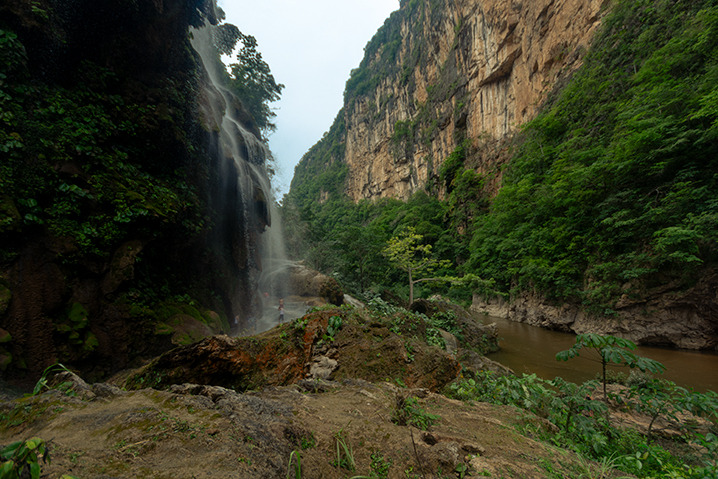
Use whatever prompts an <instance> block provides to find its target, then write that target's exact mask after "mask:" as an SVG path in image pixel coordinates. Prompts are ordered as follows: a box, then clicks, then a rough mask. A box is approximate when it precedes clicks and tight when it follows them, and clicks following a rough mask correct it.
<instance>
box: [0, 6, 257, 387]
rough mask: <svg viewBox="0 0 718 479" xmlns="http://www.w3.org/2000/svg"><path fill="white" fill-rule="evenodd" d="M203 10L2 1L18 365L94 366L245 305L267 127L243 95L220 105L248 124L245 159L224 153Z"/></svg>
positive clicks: (5, 210)
mask: <svg viewBox="0 0 718 479" xmlns="http://www.w3.org/2000/svg"><path fill="white" fill-rule="evenodd" d="M205 21H207V22H209V23H217V22H218V18H217V17H216V14H215V3H214V1H212V0H158V1H157V0H156V1H140V2H137V1H124V0H121V1H112V2H108V1H102V2H91V1H84V0H74V1H65V0H46V1H45V0H43V1H40V2H31V1H26V0H11V1H7V2H3V3H2V5H0V111H3V112H4V113H3V115H2V122H0V151H2V155H3V156H2V160H1V161H0V235H2V241H1V242H0V343H2V344H0V370H2V371H3V372H4V374H6V375H8V377H22V376H26V377H29V378H32V377H37V376H38V375H39V374H40V373H41V372H42V370H43V369H44V368H45V367H47V366H48V365H50V364H52V363H54V362H57V361H61V362H62V363H64V364H67V365H69V366H72V367H75V368H77V369H80V370H82V371H83V372H84V373H85V374H87V375H89V377H92V378H98V377H102V376H104V375H107V374H109V373H112V372H114V371H115V370H117V369H120V368H123V367H125V366H126V365H127V364H128V363H130V362H131V361H132V360H134V359H135V358H136V357H138V356H143V355H144V356H147V355H152V354H155V353H157V352H160V351H162V350H164V349H167V348H168V347H171V346H172V344H171V341H170V335H171V334H172V333H173V330H174V328H177V331H180V330H181V329H182V328H185V327H189V326H193V325H194V326H197V327H199V325H197V324H195V323H204V327H205V329H206V327H209V328H211V329H212V330H213V331H214V332H219V331H221V330H225V331H228V324H227V321H226V317H227V316H229V317H233V316H234V315H237V314H239V315H241V316H242V317H246V316H247V315H249V313H250V311H252V308H253V306H254V305H253V304H252V303H253V301H254V297H253V290H254V289H255V288H256V281H257V279H256V278H257V277H258V276H259V274H258V271H259V270H260V269H261V267H260V260H259V258H258V257H257V250H258V243H259V237H260V234H261V232H262V231H263V229H264V227H265V226H266V224H267V223H268V222H269V218H268V217H267V214H266V210H267V205H266V203H267V201H266V199H265V198H266V196H265V195H262V194H259V193H257V192H256V191H255V190H257V189H258V187H257V184H258V183H259V180H258V179H257V181H254V180H252V181H249V183H250V186H249V189H250V190H251V191H250V192H249V193H246V192H245V193H243V192H242V191H241V189H242V187H243V185H242V184H240V182H239V181H238V176H239V172H238V171H239V170H240V169H242V168H244V169H246V168H247V167H246V166H244V163H249V162H251V163H252V166H253V168H255V169H256V170H257V171H258V172H261V168H262V167H263V164H264V157H263V156H262V154H261V153H262V152H263V150H261V148H254V149H255V150H258V151H259V154H257V155H250V152H251V151H253V150H252V147H253V146H256V144H259V140H258V137H260V133H259V130H258V128H257V127H256V125H254V124H253V123H252V120H251V117H249V115H248V114H247V113H246V112H244V111H243V110H242V107H241V105H239V104H238V103H237V104H236V105H230V104H227V103H221V104H218V105H215V106H216V107H217V108H218V109H219V113H215V115H218V116H219V118H221V117H222V113H223V112H224V111H226V110H233V111H234V112H235V113H234V115H233V116H234V118H235V120H236V122H237V124H238V125H239V124H242V126H243V128H244V129H245V130H246V131H245V133H244V135H243V136H242V137H241V138H239V136H240V135H238V134H237V136H238V138H237V144H239V145H240V147H241V149H242V150H243V151H244V152H245V154H244V157H242V158H232V157H228V155H227V153H226V148H224V143H226V141H225V140H222V139H220V135H219V133H218V132H219V126H218V125H217V124H216V121H217V120H216V119H213V118H212V115H213V113H212V106H210V105H208V103H210V100H211V97H212V91H213V90H212V86H211V84H210V80H209V77H208V74H207V71H206V70H205V69H204V68H203V65H202V62H201V61H200V58H199V56H198V55H197V54H196V53H195V51H194V50H193V49H192V46H191V45H190V42H189V37H188V32H189V28H191V27H195V28H198V27H201V26H202V25H204V24H205ZM208 92H209V93H208ZM214 96H218V95H214ZM215 103H217V102H216V101H215ZM255 176H256V177H258V176H261V173H257V174H255ZM265 179H266V178H265ZM247 211H249V212H255V213H256V214H248V213H247ZM200 304H201V305H203V306H204V307H202V306H200ZM217 313H219V314H217ZM222 316H225V319H224V320H223V319H222ZM189 323H192V324H189Z"/></svg>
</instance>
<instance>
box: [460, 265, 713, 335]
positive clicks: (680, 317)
mask: <svg viewBox="0 0 718 479" xmlns="http://www.w3.org/2000/svg"><path fill="white" fill-rule="evenodd" d="M471 310H472V311H475V312H478V313H486V314H489V315H492V316H498V317H503V318H507V319H510V320H512V321H518V322H522V323H528V324H531V325H534V326H540V327H543V328H547V329H552V330H556V331H565V332H574V333H576V334H583V333H598V334H610V335H614V336H620V337H623V338H627V339H630V340H632V341H634V342H635V343H637V344H645V345H658V346H671V347H677V348H684V349H716V348H718V321H716V318H718V272H716V271H713V272H712V273H710V274H707V275H706V276H705V277H704V278H703V279H702V280H701V281H699V282H698V284H696V285H695V286H694V287H692V288H690V289H689V290H688V291H680V290H671V289H670V285H669V286H668V287H665V286H664V287H661V288H659V289H656V290H654V291H652V292H650V293H649V294H648V295H646V297H645V299H643V300H641V301H631V300H629V299H628V297H625V296H624V298H622V299H621V300H620V301H619V302H618V304H616V313H615V315H614V316H610V317H606V316H600V317H599V316H597V315H594V314H591V312H590V311H586V310H585V309H582V308H580V307H579V305H578V304H575V303H574V304H569V303H558V304H557V303H556V302H552V301H549V300H547V299H546V298H545V297H544V296H542V295H539V294H535V293H531V292H528V291H524V292H523V293H521V294H520V296H519V297H517V298H512V301H510V302H506V301H503V300H501V299H495V298H494V299H486V298H483V297H482V296H480V295H474V299H473V303H472V305H471Z"/></svg>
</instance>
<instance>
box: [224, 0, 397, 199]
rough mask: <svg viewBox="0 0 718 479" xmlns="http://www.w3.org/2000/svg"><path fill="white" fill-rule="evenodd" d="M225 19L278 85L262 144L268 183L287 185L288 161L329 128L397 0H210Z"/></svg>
mask: <svg viewBox="0 0 718 479" xmlns="http://www.w3.org/2000/svg"><path fill="white" fill-rule="evenodd" d="M217 3H218V4H219V6H220V7H221V8H222V10H224V12H225V13H226V14H227V18H226V20H225V22H227V23H232V24H234V25H236V26H237V27H238V28H239V29H240V30H241V31H242V33H245V34H247V35H253V36H254V37H255V38H256V39H257V42H258V50H259V51H260V52H261V53H262V57H263V58H264V60H265V61H266V62H267V63H268V64H269V67H270V68H271V69H272V73H273V74H274V78H275V80H276V81H277V83H283V84H284V85H285V88H284V90H283V92H282V99H281V100H280V101H278V102H275V103H272V105H271V106H273V107H274V108H276V111H275V113H276V114H277V116H276V118H275V123H276V124H277V131H276V132H274V133H273V134H272V135H271V136H270V137H269V147H270V149H271V150H272V152H273V153H274V156H275V158H276V159H277V165H278V174H277V176H276V177H275V178H274V181H273V186H274V188H275V189H278V190H279V191H280V193H279V198H278V199H281V196H282V194H284V193H286V192H287V191H288V190H289V183H290V182H291V181H292V176H293V175H294V166H295V165H296V164H297V162H299V160H300V159H301V158H302V155H304V153H306V152H307V150H308V149H309V148H310V147H311V146H312V145H314V144H315V143H316V142H317V141H319V139H320V138H321V137H322V134H324V132H325V131H327V130H329V127H330V126H331V124H332V122H333V121H334V117H335V116H336V114H337V113H338V112H339V109H340V108H341V107H342V103H343V98H342V93H343V92H344V83H345V82H346V81H347V79H348V78H349V72H350V71H351V70H352V68H356V67H358V66H359V62H361V59H362V58H363V57H364V46H365V45H366V44H367V42H369V40H370V39H371V37H372V36H373V35H374V33H376V31H377V30H378V29H379V27H380V26H381V25H382V24H383V23H384V20H385V19H386V18H387V17H388V16H389V14H390V13H391V12H393V11H394V10H397V9H398V8H399V0H303V1H302V0H218V2H217Z"/></svg>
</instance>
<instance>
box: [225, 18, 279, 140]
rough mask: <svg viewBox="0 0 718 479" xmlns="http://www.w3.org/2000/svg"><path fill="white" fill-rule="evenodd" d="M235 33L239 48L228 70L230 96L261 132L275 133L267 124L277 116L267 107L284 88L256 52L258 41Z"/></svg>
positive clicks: (270, 125)
mask: <svg viewBox="0 0 718 479" xmlns="http://www.w3.org/2000/svg"><path fill="white" fill-rule="evenodd" d="M234 33H235V34H237V33H238V34H239V37H240V40H241V41H242V48H241V49H240V50H239V53H237V61H238V63H233V64H231V65H230V66H229V67H230V69H231V72H232V77H231V80H230V87H231V89H232V92H233V93H234V94H235V95H237V96H238V97H239V99H240V100H242V103H243V104H244V106H246V107H247V109H248V110H249V113H251V115H252V116H253V117H254V120H255V121H256V122H257V125H258V126H259V128H261V129H262V130H263V131H264V132H267V131H274V130H275V129H276V125H275V124H274V123H272V122H270V121H269V120H270V119H271V118H274V117H275V116H276V114H275V113H274V112H273V111H272V110H271V109H270V108H269V103H271V102H273V101H277V100H279V97H280V95H281V93H282V89H283V88H284V85H282V84H281V83H277V82H276V81H275V80H274V76H273V75H272V72H271V71H270V69H269V65H268V64H267V62H265V61H264V60H263V59H262V54H261V53H259V52H258V51H257V40H256V39H255V38H254V37H253V36H251V35H245V34H243V33H241V32H239V31H237V32H234Z"/></svg>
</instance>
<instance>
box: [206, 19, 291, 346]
mask: <svg viewBox="0 0 718 479" xmlns="http://www.w3.org/2000/svg"><path fill="white" fill-rule="evenodd" d="M213 28H216V27H213V26H211V25H209V24H207V25H206V26H205V27H203V28H200V29H193V31H192V37H193V38H192V46H193V48H194V49H195V51H197V53H198V54H199V56H200V58H201V59H202V63H203V64H204V67H205V70H206V72H207V74H208V77H209V82H208V83H207V82H205V86H204V91H203V92H202V93H203V96H204V99H205V100H206V101H205V102H204V104H203V105H202V107H201V108H202V114H203V117H204V119H205V121H207V122H213V123H214V125H209V127H208V129H209V130H214V131H215V132H216V142H217V145H216V154H217V155H218V156H219V157H218V162H219V169H220V174H221V175H226V178H225V181H224V182H223V184H225V185H226V188H227V190H228V192H227V193H226V194H225V192H220V195H219V197H220V198H223V201H236V202H238V204H237V205H228V206H226V207H221V208H220V209H221V210H222V211H226V212H228V213H229V214H232V213H231V212H233V211H236V210H239V212H240V214H241V215H242V218H241V219H240V221H238V222H236V223H235V222H233V221H230V223H231V224H232V227H231V228H225V229H231V230H232V231H231V232H226V231H225V235H232V236H233V237H236V236H240V237H239V238H235V239H234V240H233V241H232V244H233V253H232V256H233V258H234V261H235V263H236V266H237V267H238V268H239V269H240V270H241V271H243V272H244V273H245V274H246V275H247V278H245V279H246V280H247V281H245V282H244V283H245V284H249V285H251V286H250V288H251V289H252V291H249V292H247V291H239V292H237V294H236V296H237V299H236V300H235V301H234V302H233V305H232V310H233V315H235V317H238V318H237V321H238V322H237V323H236V324H235V321H234V320H231V321H230V323H232V331H233V334H244V333H258V332H261V331H263V330H265V329H268V328H270V327H272V326H274V325H276V324H277V319H278V311H277V306H278V302H279V299H280V298H286V297H287V296H288V295H289V293H290V291H289V281H288V274H287V267H288V265H290V264H291V263H290V262H289V261H287V258H286V253H285V249H284V240H283V237H282V228H281V224H280V221H279V215H278V214H276V212H275V208H276V206H275V205H276V203H275V201H274V198H273V195H272V189H271V184H270V180H269V175H268V173H267V167H266V163H267V160H268V159H270V158H271V152H270V151H269V149H268V148H267V146H266V145H265V143H264V142H262V141H261V139H260V138H258V136H257V134H255V133H253V132H252V131H249V130H250V129H252V127H251V126H247V127H246V126H245V125H246V123H245V124H244V125H243V120H245V119H246V118H247V117H248V116H247V114H246V113H244V112H243V109H242V107H241V102H240V101H238V100H237V98H236V97H235V96H234V95H233V94H232V93H231V92H230V91H229V90H227V89H226V88H225V87H224V86H222V83H221V81H220V78H221V70H220V69H221V68H224V65H222V64H221V62H220V61H219V57H218V54H217V51H216V49H215V48H214V45H213V37H212V29H213ZM245 121H246V120H245ZM254 129H255V131H256V128H254ZM231 175H236V184H232V178H231ZM235 190H236V193H235ZM230 191H231V192H233V193H234V195H233V194H229V192H230ZM238 248H239V249H240V250H241V249H242V248H243V249H244V251H237V249H238ZM282 275H283V277H282ZM247 301H249V302H250V303H251V304H249V305H247V304H245V303H246V302H247Z"/></svg>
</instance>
